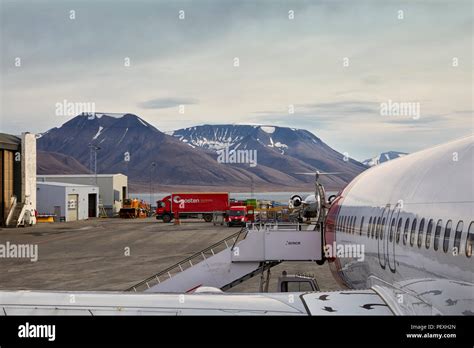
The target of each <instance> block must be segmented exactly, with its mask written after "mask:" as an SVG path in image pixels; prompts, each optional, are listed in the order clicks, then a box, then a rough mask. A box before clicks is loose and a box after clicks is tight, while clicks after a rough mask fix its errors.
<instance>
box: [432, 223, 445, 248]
mask: <svg viewBox="0 0 474 348" xmlns="http://www.w3.org/2000/svg"><path fill="white" fill-rule="evenodd" d="M442 224H443V220H441V219H440V220H438V223H437V224H436V230H435V236H434V242H433V248H434V250H438V245H439V236H440V235H441V225H442Z"/></svg>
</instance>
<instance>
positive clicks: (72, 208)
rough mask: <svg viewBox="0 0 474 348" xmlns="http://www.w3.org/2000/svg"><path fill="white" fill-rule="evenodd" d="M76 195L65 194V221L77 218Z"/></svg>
mask: <svg viewBox="0 0 474 348" xmlns="http://www.w3.org/2000/svg"><path fill="white" fill-rule="evenodd" d="M77 196H78V195H67V221H76V220H77Z"/></svg>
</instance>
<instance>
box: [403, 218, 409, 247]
mask: <svg viewBox="0 0 474 348" xmlns="http://www.w3.org/2000/svg"><path fill="white" fill-rule="evenodd" d="M409 227H410V218H408V219H407V220H406V221H405V228H404V229H403V245H407V239H408V228H409Z"/></svg>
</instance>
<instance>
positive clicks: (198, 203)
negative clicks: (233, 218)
mask: <svg viewBox="0 0 474 348" xmlns="http://www.w3.org/2000/svg"><path fill="white" fill-rule="evenodd" d="M156 203H157V208H156V218H157V219H160V220H163V222H171V221H172V220H173V219H175V218H176V217H178V218H179V219H188V218H198V219H204V221H206V222H211V221H212V220H213V215H214V214H225V213H226V212H227V210H229V193H228V192H183V193H172V194H171V195H168V196H166V197H163V198H162V199H161V200H159V201H157V202H156Z"/></svg>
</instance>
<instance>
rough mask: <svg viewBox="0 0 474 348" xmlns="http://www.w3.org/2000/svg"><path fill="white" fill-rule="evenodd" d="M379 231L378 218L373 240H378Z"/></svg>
mask: <svg viewBox="0 0 474 348" xmlns="http://www.w3.org/2000/svg"><path fill="white" fill-rule="evenodd" d="M379 231H380V217H379V218H378V219H377V226H375V239H379Z"/></svg>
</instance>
